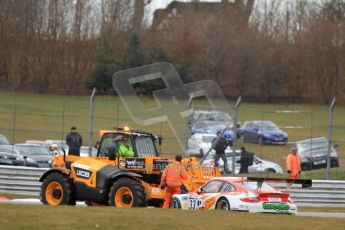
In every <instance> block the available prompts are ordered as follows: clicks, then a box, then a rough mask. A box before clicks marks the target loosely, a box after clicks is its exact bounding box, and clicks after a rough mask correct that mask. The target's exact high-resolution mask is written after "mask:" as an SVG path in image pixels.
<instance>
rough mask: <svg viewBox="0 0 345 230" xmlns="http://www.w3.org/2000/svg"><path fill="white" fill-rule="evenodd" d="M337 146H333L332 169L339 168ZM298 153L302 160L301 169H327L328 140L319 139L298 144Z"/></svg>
mask: <svg viewBox="0 0 345 230" xmlns="http://www.w3.org/2000/svg"><path fill="white" fill-rule="evenodd" d="M336 147H337V145H334V146H331V155H330V157H331V164H330V165H331V167H338V166H339V160H338V154H337V152H336V150H335V148H336ZM296 148H297V153H298V155H299V156H300V158H301V169H302V170H312V169H320V168H326V167H327V154H328V139H327V138H326V137H317V138H311V139H307V140H302V141H298V142H296Z"/></svg>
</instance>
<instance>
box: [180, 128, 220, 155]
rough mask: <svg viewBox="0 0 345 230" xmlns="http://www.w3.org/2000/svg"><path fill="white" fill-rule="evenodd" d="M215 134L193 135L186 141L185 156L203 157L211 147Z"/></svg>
mask: <svg viewBox="0 0 345 230" xmlns="http://www.w3.org/2000/svg"><path fill="white" fill-rule="evenodd" d="M215 138H217V135H216V134H210V133H195V134H193V135H192V136H191V137H190V138H189V139H188V150H187V154H186V155H187V156H203V155H204V153H206V152H207V151H208V150H209V149H210V148H211V145H212V142H213V140H214V139H215Z"/></svg>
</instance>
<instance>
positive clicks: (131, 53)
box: [122, 34, 147, 69]
mask: <svg viewBox="0 0 345 230" xmlns="http://www.w3.org/2000/svg"><path fill="white" fill-rule="evenodd" d="M145 64H147V62H146V57H145V54H144V51H143V49H142V48H141V46H140V41H139V37H138V35H136V34H133V35H132V37H131V40H130V42H129V45H128V47H127V50H126V53H125V56H124V59H123V64H122V68H123V69H130V68H135V67H139V66H143V65H145Z"/></svg>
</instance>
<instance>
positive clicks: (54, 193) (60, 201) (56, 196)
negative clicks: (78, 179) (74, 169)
mask: <svg viewBox="0 0 345 230" xmlns="http://www.w3.org/2000/svg"><path fill="white" fill-rule="evenodd" d="M40 195H41V202H42V203H43V204H49V205H53V206H56V205H75V200H73V199H72V186H71V184H70V183H69V182H68V179H67V178H66V177H64V176H63V175H61V174H60V173H52V174H50V175H49V176H47V178H46V179H45V180H44V181H43V183H42V185H41V194H40Z"/></svg>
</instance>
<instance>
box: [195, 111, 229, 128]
mask: <svg viewBox="0 0 345 230" xmlns="http://www.w3.org/2000/svg"><path fill="white" fill-rule="evenodd" d="M197 121H221V122H230V121H232V118H231V116H230V115H229V114H227V113H224V112H221V111H206V110H196V111H194V112H193V113H192V115H191V116H190V119H189V124H190V125H192V124H193V123H195V122H197Z"/></svg>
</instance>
